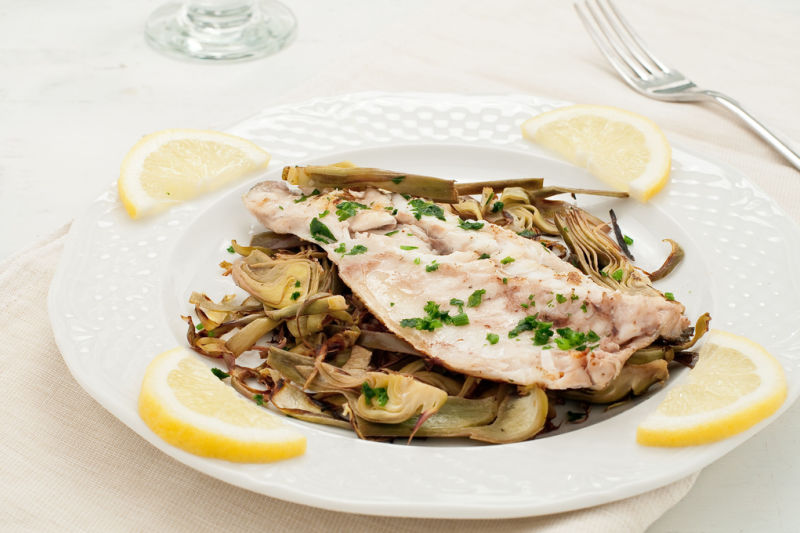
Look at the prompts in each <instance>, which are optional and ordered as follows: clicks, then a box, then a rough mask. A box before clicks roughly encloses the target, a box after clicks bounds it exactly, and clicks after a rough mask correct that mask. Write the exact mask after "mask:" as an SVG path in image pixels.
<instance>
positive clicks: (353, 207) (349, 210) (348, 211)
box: [336, 202, 369, 221]
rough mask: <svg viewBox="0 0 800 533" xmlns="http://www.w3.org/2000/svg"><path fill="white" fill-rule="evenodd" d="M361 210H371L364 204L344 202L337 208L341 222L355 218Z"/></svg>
mask: <svg viewBox="0 0 800 533" xmlns="http://www.w3.org/2000/svg"><path fill="white" fill-rule="evenodd" d="M359 209H369V208H368V207H367V206H365V205H364V204H360V203H358V202H342V203H340V204H339V205H337V206H336V216H337V217H338V218H339V220H340V221H341V220H347V219H348V218H350V217H352V216H354V215H355V214H356V211H357V210H359Z"/></svg>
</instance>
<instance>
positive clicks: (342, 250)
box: [333, 243, 347, 255]
mask: <svg viewBox="0 0 800 533" xmlns="http://www.w3.org/2000/svg"><path fill="white" fill-rule="evenodd" d="M333 251H334V252H336V253H337V254H342V255H344V253H345V252H346V251H347V246H345V244H344V243H340V244H339V246H337V247H336V248H334V249H333Z"/></svg>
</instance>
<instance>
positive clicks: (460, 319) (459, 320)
mask: <svg viewBox="0 0 800 533" xmlns="http://www.w3.org/2000/svg"><path fill="white" fill-rule="evenodd" d="M450 323H451V324H453V325H454V326H466V325H468V324H469V317H468V316H467V314H466V313H459V314H457V315H455V316H454V317H453V318H452V320H451V322H450Z"/></svg>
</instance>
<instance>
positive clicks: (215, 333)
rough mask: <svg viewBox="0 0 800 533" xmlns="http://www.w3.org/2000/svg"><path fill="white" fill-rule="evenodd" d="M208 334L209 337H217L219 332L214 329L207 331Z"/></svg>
mask: <svg viewBox="0 0 800 533" xmlns="http://www.w3.org/2000/svg"><path fill="white" fill-rule="evenodd" d="M206 335H208V336H209V337H216V336H217V332H216V331H214V330H213V329H212V330H211V331H209V332H207V333H206Z"/></svg>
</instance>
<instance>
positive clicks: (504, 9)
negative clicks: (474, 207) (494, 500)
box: [0, 0, 800, 532]
mask: <svg viewBox="0 0 800 533" xmlns="http://www.w3.org/2000/svg"><path fill="white" fill-rule="evenodd" d="M620 7H621V8H623V10H624V11H625V13H626V14H628V15H629V18H630V20H631V21H632V22H633V23H634V24H635V25H636V27H637V28H638V29H639V30H640V33H642V34H644V35H646V36H647V40H648V42H649V43H650V44H651V45H652V46H653V47H654V48H656V50H658V51H659V52H661V53H660V54H659V55H661V56H662V58H664V59H666V60H668V62H670V63H674V64H675V65H676V66H677V67H679V68H681V70H683V71H684V72H686V73H687V74H690V75H692V76H693V77H695V78H696V80H697V81H698V82H702V83H703V84H704V85H708V86H709V87H711V88H715V89H725V90H727V91H729V92H730V93H731V94H732V95H735V96H737V97H738V98H739V99H741V100H742V101H743V102H747V103H750V104H751V107H752V108H753V110H754V111H757V112H758V113H759V115H760V116H761V117H762V118H763V119H764V120H765V121H767V122H770V123H772V124H776V125H778V126H780V127H781V128H782V129H783V131H784V132H785V133H786V134H788V135H789V137H792V138H795V139H797V138H800V123H798V122H797V121H794V120H792V119H793V118H794V117H797V116H800V112H799V111H800V104H799V103H798V102H800V99H797V97H796V87H797V86H798V83H800V62H798V61H797V60H796V59H797V58H796V51H797V50H800V33H798V32H797V31H796V28H797V27H798V26H800V16H798V14H797V11H796V10H794V11H787V12H782V9H781V4H780V2H777V3H776V4H774V5H773V6H772V7H764V6H763V5H762V4H756V3H752V2H744V1H742V0H732V1H728V2H722V1H721V0H714V1H709V2H706V3H704V4H703V7H704V9H703V10H702V11H697V3H696V1H695V0H673V1H671V2H670V3H669V4H663V5H658V4H656V3H654V2H642V3H633V2H620ZM415 22H416V23H415V24H412V25H408V21H404V22H403V25H398V26H397V27H395V28H394V29H393V30H392V31H386V32H384V33H383V34H382V36H381V37H379V38H378V39H377V40H376V42H372V43H370V46H369V47H368V49H365V50H362V51H359V52H357V53H356V54H355V55H353V56H351V57H347V58H343V59H342V61H341V62H340V63H338V64H336V65H332V66H331V68H330V69H329V70H328V71H326V72H323V73H321V74H319V75H318V76H316V77H314V78H313V79H311V80H309V83H308V84H307V85H306V86H304V87H303V88H300V89H298V90H296V91H294V92H293V93H292V94H290V95H287V97H286V98H284V101H299V100H303V99H305V98H308V97H314V96H324V95H331V94H339V93H344V92H352V91H360V90H370V89H376V90H388V91H398V90H424V91H453V92H467V93H476V92H478V93H486V92H516V93H531V94H538V95H541V96H546V97H551V98H558V99H564V100H571V101H575V102H581V103H602V104H608V105H616V106H618V107H623V108H627V109H630V110H632V111H636V112H639V113H642V114H644V115H647V116H650V117H651V118H653V119H654V120H655V121H656V122H657V123H658V124H660V125H661V126H662V127H663V128H664V129H665V131H666V133H667V135H668V137H669V138H670V140H672V141H676V142H678V143H681V144H682V145H683V146H685V147H687V148H689V149H692V150H694V151H696V152H698V153H703V154H707V155H709V156H711V157H714V158H715V159H717V160H719V161H722V162H725V163H728V164H730V165H732V166H735V167H736V168H738V169H739V170H742V171H744V172H745V173H746V174H747V175H748V176H749V177H750V179H752V180H753V181H754V182H756V183H758V184H759V185H760V186H761V187H762V188H764V189H765V190H766V191H767V192H768V193H769V194H770V195H771V196H772V197H773V198H776V200H777V201H778V202H779V203H780V204H781V205H782V206H783V207H784V209H786V210H787V211H788V212H790V213H791V214H792V215H793V216H794V217H795V219H798V218H800V174H798V173H797V172H796V171H794V170H793V169H792V168H790V167H789V166H788V165H786V164H784V163H783V161H782V160H781V159H780V158H779V157H778V156H777V155H775V154H774V153H773V152H772V151H771V150H770V149H768V148H767V147H766V146H765V145H764V144H763V143H761V141H759V140H758V139H757V138H756V137H755V136H754V135H752V134H751V133H750V132H749V131H748V130H746V129H745V128H744V127H743V126H741V125H739V124H738V123H736V122H735V121H733V120H731V119H729V118H728V117H727V116H726V115H725V114H724V113H723V112H722V111H720V110H717V109H716V108H714V107H712V106H710V105H704V106H698V105H678V104H664V103H660V102H656V101H652V100H647V99H645V98H644V97H640V96H638V95H636V94H635V93H633V91H631V90H629V89H628V88H626V87H625V86H624V85H623V84H622V82H621V81H620V80H619V79H618V78H617V76H616V74H615V73H613V72H612V71H611V70H610V68H609V67H608V66H607V65H606V63H605V60H604V59H602V58H601V56H600V55H599V53H598V52H597V51H596V50H595V48H594V45H593V44H592V43H591V41H590V40H589V38H588V37H587V36H586V35H585V33H584V32H583V29H582V27H581V26H580V24H579V22H578V20H577V18H576V17H575V15H574V13H573V11H572V6H571V5H570V3H569V2H547V1H544V0H542V1H528V0H510V1H502V2H492V3H491V4H490V6H489V7H487V3H485V2H474V3H464V2H455V1H452V0H447V1H440V2H435V3H431V5H430V6H429V7H428V12H427V13H425V14H424V16H420V17H419V20H417V21H415ZM301 28H302V21H301ZM710 28H713V35H714V39H713V40H712V39H708V38H707V37H706V36H707V35H708V30H709V29H710ZM792 51H794V52H792ZM740 61H741V62H743V65H740V64H738V62H740ZM787 80H788V81H787ZM254 111H256V110H254ZM65 232H66V228H63V229H62V230H61V231H59V232H58V233H57V234H54V235H53V236H51V237H50V238H48V239H47V240H46V241H45V242H42V243H40V244H39V245H37V246H35V247H34V248H33V249H31V250H30V251H27V252H24V253H22V254H20V255H18V256H16V257H14V258H12V259H10V260H9V261H7V262H5V263H3V264H1V265H0V309H3V310H4V311H5V312H6V313H7V315H6V316H13V317H14V320H13V321H3V322H0V338H2V339H3V340H4V345H3V349H2V350H1V351H0V358H2V359H0V363H1V365H0V390H2V391H3V394H4V396H5V398H6V400H5V401H4V402H2V403H1V404H0V405H1V407H0V410H1V411H2V414H3V420H4V423H3V424H2V425H1V426H0V428H1V429H0V529H3V530H27V531H42V530H59V531H65V530H66V531H69V530H74V531H85V530H92V531H141V530H153V529H158V530H164V531H167V530H169V531H184V530H185V531H189V530H198V529H202V530H211V529H220V528H225V529H227V530H238V531H250V530H266V531H348V532H349V531H384V530H387V531H388V530H392V531H398V532H406V531H421V530H426V531H427V530H430V531H442V532H445V531H464V532H469V531H486V530H488V529H490V528H491V529H492V530H495V531H501V532H505V531H509V532H511V531H534V530H535V531H547V532H560V531H564V532H566V531H569V532H572V531H597V532H603V531H609V532H611V531H615V532H616V531H626V532H627V531H630V532H634V531H642V530H644V529H645V528H646V527H647V526H648V525H649V524H651V523H652V522H653V521H654V520H655V519H656V518H658V517H659V516H660V515H661V514H662V513H663V512H664V511H666V510H667V509H669V508H670V507H671V506H672V505H674V504H675V503H676V502H677V501H679V500H680V499H681V498H682V497H683V496H684V495H685V494H686V493H687V492H688V491H689V489H690V488H691V486H692V484H693V483H694V480H695V479H696V475H694V476H690V477H689V478H686V479H684V480H682V481H679V482H676V483H674V484H672V485H669V486H667V487H664V488H662V489H658V490H656V491H653V492H650V493H647V494H643V495H641V496H637V497H634V498H630V499H627V500H624V501H620V502H615V503H611V504H607V505H602V506H599V507H595V508H591V509H586V510H582V511H577V512H572V513H563V514H558V515H551V516H546V517H537V518H526V519H512V520H504V521H484V520H481V521H457V520H421V519H393V518H382V517H369V516H360V515H348V514H343V513H335V512H330V511H322V510H315V509H311V508H308V507H305V506H301V505H297V504H291V503H286V502H281V501H278V500H274V499H271V498H267V497H264V496H261V495H257V494H254V493H250V492H248V491H245V490H242V489H238V488H235V487H232V486H229V485H226V484H225V483H222V482H220V481H217V480H214V479H211V478H209V477H206V476H205V475H203V474H201V473H199V472H196V471H194V470H191V469H189V468H187V467H185V466H183V465H182V464H180V463H177V462H176V461H174V460H172V459H171V458H169V457H167V456H165V455H164V454H162V453H160V452H159V451H158V450H156V449H154V448H153V447H152V446H150V445H149V444H148V443H146V442H145V441H144V440H143V439H141V438H139V437H138V436H137V435H136V434H134V433H133V432H131V431H130V430H129V429H128V428H127V427H126V426H124V425H123V424H122V423H120V422H118V421H117V420H116V419H115V418H114V417H113V416H111V415H110V414H109V413H107V412H106V411H105V410H104V409H103V408H102V407H100V406H99V405H98V404H97V403H96V402H94V401H93V400H92V398H91V397H89V396H88V395H87V394H86V393H85V392H84V391H83V390H82V389H81V388H80V387H79V386H78V385H77V383H76V382H75V381H74V380H73V379H72V377H71V376H70V374H69V372H68V370H67V368H66V366H65V365H64V363H63V361H62V359H61V356H60V354H59V353H58V350H57V349H56V346H55V344H54V341H53V338H52V333H51V331H50V327H49V321H48V318H47V313H46V305H45V301H46V295H47V288H48V284H49V281H50V279H51V277H52V275H53V272H54V269H55V266H56V264H57V262H58V257H59V253H60V251H61V249H62V244H63V234H64V233H65Z"/></svg>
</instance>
